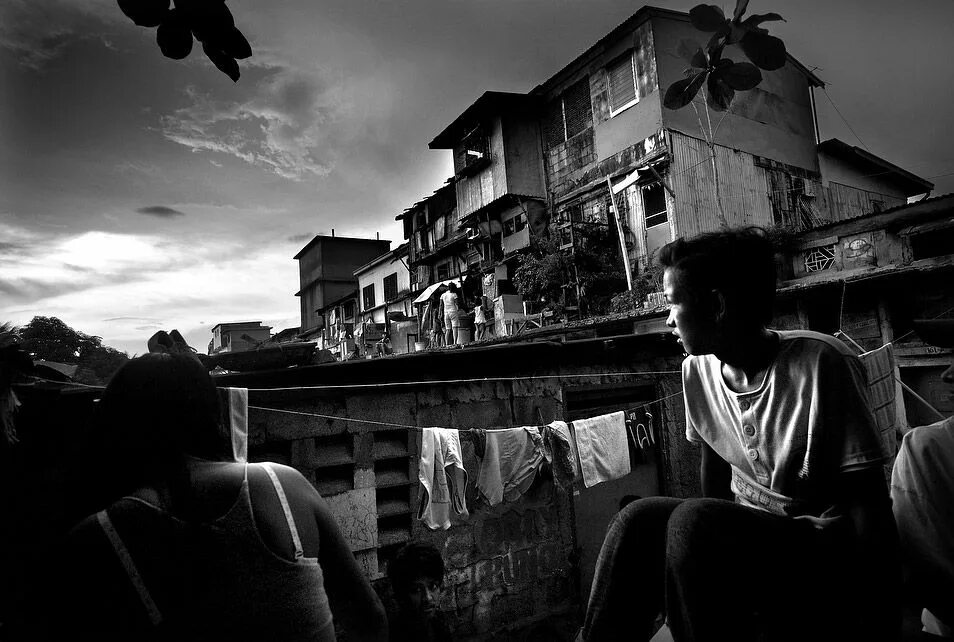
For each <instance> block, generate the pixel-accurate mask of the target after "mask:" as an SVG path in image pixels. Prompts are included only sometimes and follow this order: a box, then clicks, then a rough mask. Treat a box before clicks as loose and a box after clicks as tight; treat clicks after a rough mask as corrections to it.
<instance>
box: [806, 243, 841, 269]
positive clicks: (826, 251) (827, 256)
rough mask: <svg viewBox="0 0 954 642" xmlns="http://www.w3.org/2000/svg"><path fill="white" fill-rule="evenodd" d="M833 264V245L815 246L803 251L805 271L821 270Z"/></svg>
mask: <svg viewBox="0 0 954 642" xmlns="http://www.w3.org/2000/svg"><path fill="white" fill-rule="evenodd" d="M834 264H835V246H834V245H828V246H824V247H816V248H812V249H811V250H809V251H807V252H805V271H806V272H821V271H822V270H827V269H828V268H830V267H831V266H832V265H834Z"/></svg>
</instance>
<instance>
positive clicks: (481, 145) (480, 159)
mask: <svg viewBox="0 0 954 642" xmlns="http://www.w3.org/2000/svg"><path fill="white" fill-rule="evenodd" d="M489 160H490V141H489V139H488V136H487V134H485V133H484V131H483V129H481V128H480V127H478V128H476V129H475V130H474V131H472V132H471V133H470V134H468V135H467V136H466V137H465V138H464V140H463V142H461V145H460V147H459V148H458V152H457V159H456V162H455V166H456V169H457V171H458V172H465V170H472V171H477V170H478V169H480V168H481V167H484V166H485V165H486V164H487V163H488V162H489Z"/></svg>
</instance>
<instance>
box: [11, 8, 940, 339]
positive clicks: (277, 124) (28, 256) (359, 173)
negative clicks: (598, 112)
mask: <svg viewBox="0 0 954 642" xmlns="http://www.w3.org/2000/svg"><path fill="white" fill-rule="evenodd" d="M653 4H654V6H659V7H665V8H670V9H677V10H683V11H687V10H688V9H689V8H691V7H692V6H693V5H694V4H696V2H666V1H663V0H657V1H656V2H655V3H653ZM228 6H229V7H230V8H231V10H232V13H233V15H234V16H235V22H236V26H238V27H239V29H241V30H242V32H243V33H244V34H245V35H246V37H247V38H248V40H249V41H250V43H251V45H252V50H253V56H252V57H251V58H250V59H247V60H243V61H240V63H239V64H240V68H241V70H242V77H241V79H240V80H239V81H238V83H232V81H231V80H229V79H228V77H226V76H225V75H224V74H222V73H221V72H219V71H218V70H216V69H215V68H214V67H212V65H211V63H209V62H208V60H207V59H206V58H205V56H204V55H202V53H201V47H199V46H196V47H194V50H193V53H192V55H191V56H189V57H188V58H187V59H185V60H182V61H173V60H170V59H167V58H164V57H163V56H162V55H161V53H160V52H159V49H158V47H157V45H156V41H155V29H147V28H144V27H137V26H136V25H134V24H133V23H132V22H131V21H130V20H129V19H128V18H126V17H125V16H124V15H123V14H122V12H121V11H120V10H119V8H118V6H117V4H116V3H115V2H114V1H107V0H3V2H2V3H0V322H2V321H7V322H12V323H15V324H23V323H27V322H28V321H29V320H30V319H31V318H32V317H33V316H36V315H41V316H57V317H59V318H61V319H62V320H63V321H65V322H66V323H67V324H69V325H70V326H72V327H73V328H75V329H77V330H81V331H83V332H86V333H87V334H93V335H96V336H100V337H102V339H103V342H104V343H105V344H107V345H110V346H113V347H115V348H118V349H120V350H124V351H127V352H129V353H130V354H136V353H142V352H145V351H146V340H147V339H148V337H149V336H150V335H151V334H152V333H153V332H155V331H156V330H159V329H165V330H170V329H172V328H177V329H178V330H179V331H180V332H182V333H183V334H184V335H185V337H186V339H187V340H188V341H189V342H190V343H191V344H192V345H193V346H195V347H197V348H198V349H200V350H201V351H204V349H205V347H206V345H207V344H208V342H209V340H210V339H211V332H210V331H211V328H212V327H213V326H214V325H215V324H217V323H225V322H232V321H244V320H255V321H259V320H260V321H262V322H263V323H265V324H266V325H270V326H272V327H273V331H275V332H277V331H278V330H282V329H284V328H288V327H294V326H297V325H298V323H299V307H298V298H297V297H295V296H294V294H295V292H296V291H297V290H298V268H297V262H296V261H294V260H293V257H294V255H295V254H296V253H297V252H298V250H300V249H301V248H302V247H304V245H305V244H306V243H307V242H308V240H310V239H311V238H312V237H313V236H314V235H315V234H321V233H324V234H329V233H330V232H331V230H332V229H334V230H335V233H336V234H337V235H339V236H356V237H365V238H373V237H374V235H375V234H376V233H380V234H381V238H384V239H389V240H391V241H392V247H396V246H397V245H398V244H399V243H401V242H403V238H402V237H403V234H402V230H401V227H400V225H399V223H397V222H396V221H395V220H394V219H395V216H396V215H398V214H400V213H401V212H402V211H403V210H404V209H405V208H407V207H408V206H410V205H411V204H413V203H414V202H416V201H418V200H420V199H421V198H423V197H425V196H427V195H429V194H431V193H432V192H433V191H434V190H435V189H437V188H438V187H439V186H440V185H441V184H443V182H444V181H445V180H446V179H447V178H448V177H449V176H450V175H451V174H452V173H453V171H452V160H451V157H450V152H449V151H447V150H429V149H428V147H427V144H428V142H430V141H431V140H432V139H433V138H434V136H435V135H436V134H438V133H439V132H440V131H441V130H442V129H443V128H444V127H445V126H446V125H447V124H449V123H450V122H452V121H453V120H454V119H455V118H456V117H457V116H458V115H459V114H460V113H461V112H462V111H463V110H464V109H466V108H467V107H468V106H469V105H470V104H471V103H472V102H473V101H474V100H475V99H476V98H477V97H478V96H480V94H482V93H483V92H484V91H488V90H496V91H515V92H526V91H529V90H530V89H532V88H533V87H535V86H536V85H538V84H540V83H541V82H543V81H544V80H546V79H547V78H549V77H550V76H551V75H553V74H554V73H556V72H557V71H558V70H559V69H561V68H562V67H563V66H564V65H565V64H567V63H568V62H570V61H571V60H572V59H573V58H575V57H576V56H577V55H579V54H580V53H582V52H583V51H584V50H585V49H586V48H588V47H589V46H590V45H592V44H593V43H595V42H596V41H597V40H598V39H599V38H600V37H602V36H603V35H605V34H606V33H607V32H609V31H610V30H611V29H612V28H613V27H615V26H616V25H618V24H619V23H621V22H622V21H624V20H625V19H626V18H627V17H629V16H630V15H632V14H633V13H634V12H635V11H636V10H637V9H639V7H640V6H642V5H641V4H640V3H632V2H623V1H616V0H471V1H470V2H461V1H458V0H402V1H399V2H385V1H381V0H376V1H371V0H335V1H328V0H281V1H280V2H264V1H261V0H257V1H256V0H230V1H229V2H228ZM732 6H734V5H731V6H730V4H729V3H725V4H724V8H725V9H726V10H727V13H730V12H731V8H732ZM769 11H773V12H777V13H780V14H781V15H782V16H783V17H784V18H785V19H786V22H776V23H770V24H768V25H767V26H769V27H770V29H771V31H772V33H773V34H775V35H778V36H779V37H781V38H782V39H783V40H784V41H785V43H786V45H787V47H788V50H789V52H790V53H792V54H793V55H794V56H795V57H796V58H797V59H798V60H799V61H800V62H802V63H803V64H804V65H806V66H807V67H808V68H809V69H814V70H815V73H816V74H817V75H818V76H819V77H820V78H821V79H822V80H823V81H825V82H826V83H827V96H826V94H825V93H818V94H817V96H816V99H817V100H816V102H817V105H818V115H819V125H820V130H821V136H822V138H823V139H826V138H832V137H834V138H840V139H842V140H844V141H846V142H848V143H850V144H853V145H858V146H860V147H864V148H867V149H868V150H869V151H871V152H872V153H874V154H876V155H879V156H881V157H883V158H885V159H887V160H890V161H891V162H894V163H896V164H897V165H900V166H901V167H904V168H905V169H908V170H909V171H912V172H914V173H915V174H918V175H919V176H922V177H925V178H929V180H932V181H933V182H935V184H936V188H935V191H934V194H935V195H936V194H943V193H949V192H954V109H951V104H954V65H952V64H951V62H950V60H949V56H948V55H946V54H945V53H944V52H947V51H949V50H950V47H951V43H950V41H951V37H952V35H954V33H952V27H951V25H954V2H951V1H950V0H917V1H910V2H900V1H898V0H895V1H894V2H887V1H885V0H839V1H838V2H832V1H831V0H825V1H820V0H797V1H796V0H752V2H751V3H750V5H749V12H750V13H765V12H769ZM829 97H830V100H829ZM833 105H834V106H833ZM835 107H837V109H836V108H835ZM838 112H840V115H839V113H838Z"/></svg>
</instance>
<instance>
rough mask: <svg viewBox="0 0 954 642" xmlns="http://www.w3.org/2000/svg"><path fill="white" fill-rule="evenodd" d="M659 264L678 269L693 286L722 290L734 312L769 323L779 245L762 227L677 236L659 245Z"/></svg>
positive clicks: (684, 281) (692, 288)
mask: <svg viewBox="0 0 954 642" xmlns="http://www.w3.org/2000/svg"><path fill="white" fill-rule="evenodd" d="M659 264H660V265H662V267H664V268H672V269H674V270H677V271H678V277H679V278H680V279H681V283H682V284H684V285H685V286H686V287H687V288H688V289H689V290H690V292H696V293H702V292H707V291H709V290H718V291H719V292H721V293H722V295H723V296H724V297H725V298H726V300H727V302H728V305H730V306H731V309H732V310H733V312H735V313H738V314H740V315H741V316H742V318H749V319H751V320H752V321H753V322H758V323H760V324H763V325H767V324H769V323H770V322H771V321H772V316H773V305H774V303H775V279H776V275H775V248H774V244H773V243H772V240H771V239H770V238H769V236H768V234H767V233H766V232H765V230H763V229H762V228H760V227H742V228H736V229H730V230H722V231H719V232H709V233H706V234H700V235H699V236H694V237H692V238H689V239H682V238H680V239H676V240H675V241H673V242H671V243H668V244H667V245H665V246H663V248H662V249H660V251H659Z"/></svg>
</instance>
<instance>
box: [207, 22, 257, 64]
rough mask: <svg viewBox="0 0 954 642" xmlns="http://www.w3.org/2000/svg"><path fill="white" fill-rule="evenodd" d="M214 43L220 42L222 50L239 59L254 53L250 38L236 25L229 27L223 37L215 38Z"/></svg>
mask: <svg viewBox="0 0 954 642" xmlns="http://www.w3.org/2000/svg"><path fill="white" fill-rule="evenodd" d="M213 44H218V45H219V48H220V49H221V50H222V51H224V52H225V53H227V54H228V55H230V56H232V57H233V58H238V59H239V60H243V59H245V58H248V57H249V56H251V55H252V46H251V45H250V44H248V40H246V39H245V36H244V35H242V32H241V31H239V30H238V28H236V27H232V28H231V29H229V30H228V31H227V32H225V33H224V34H223V35H222V37H221V38H216V39H214V40H213Z"/></svg>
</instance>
